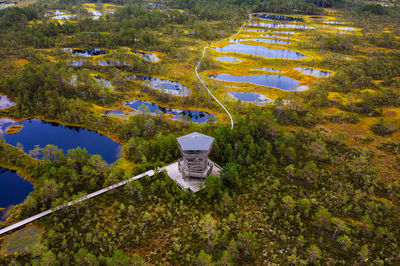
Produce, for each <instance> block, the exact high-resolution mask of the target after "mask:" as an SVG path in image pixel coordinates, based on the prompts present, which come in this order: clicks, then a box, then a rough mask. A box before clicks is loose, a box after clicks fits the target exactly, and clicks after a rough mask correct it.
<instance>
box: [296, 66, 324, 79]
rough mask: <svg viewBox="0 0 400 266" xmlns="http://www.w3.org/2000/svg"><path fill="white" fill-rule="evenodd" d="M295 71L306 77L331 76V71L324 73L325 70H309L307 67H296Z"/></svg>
mask: <svg viewBox="0 0 400 266" xmlns="http://www.w3.org/2000/svg"><path fill="white" fill-rule="evenodd" d="M293 69H295V70H297V71H299V72H301V73H303V74H305V75H311V76H316V77H328V76H330V75H331V72H329V71H323V70H318V69H313V68H307V67H295V68H293Z"/></svg>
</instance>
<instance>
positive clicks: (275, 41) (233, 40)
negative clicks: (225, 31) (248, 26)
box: [229, 38, 290, 44]
mask: <svg viewBox="0 0 400 266" xmlns="http://www.w3.org/2000/svg"><path fill="white" fill-rule="evenodd" d="M229 42H264V43H276V44H290V42H287V41H281V40H274V39H263V38H251V39H229Z"/></svg>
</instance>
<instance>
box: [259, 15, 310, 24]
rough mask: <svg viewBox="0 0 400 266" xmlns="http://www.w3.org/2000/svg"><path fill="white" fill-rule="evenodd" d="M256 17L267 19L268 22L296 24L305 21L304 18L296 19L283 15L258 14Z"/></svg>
mask: <svg viewBox="0 0 400 266" xmlns="http://www.w3.org/2000/svg"><path fill="white" fill-rule="evenodd" d="M255 17H258V18H262V19H266V20H273V21H295V22H303V21H304V19H302V18H295V17H289V16H281V15H271V14H256V15H255Z"/></svg>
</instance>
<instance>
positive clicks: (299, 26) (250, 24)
mask: <svg viewBox="0 0 400 266" xmlns="http://www.w3.org/2000/svg"><path fill="white" fill-rule="evenodd" d="M248 25H249V26H253V27H266V28H291V29H302V30H303V29H304V30H308V29H315V27H311V26H304V25H301V24H275V23H263V22H260V23H249V24H248Z"/></svg>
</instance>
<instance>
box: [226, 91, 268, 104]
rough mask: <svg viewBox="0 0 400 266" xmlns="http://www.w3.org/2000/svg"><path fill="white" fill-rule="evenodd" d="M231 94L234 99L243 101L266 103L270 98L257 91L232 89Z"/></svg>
mask: <svg viewBox="0 0 400 266" xmlns="http://www.w3.org/2000/svg"><path fill="white" fill-rule="evenodd" d="M229 94H230V95H231V96H232V97H233V98H234V99H237V100H241V101H243V102H254V103H266V102H268V101H269V100H270V99H269V98H268V97H267V96H265V95H263V94H259V93H255V92H237V91H232V92H229Z"/></svg>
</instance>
